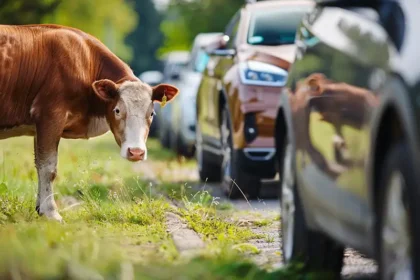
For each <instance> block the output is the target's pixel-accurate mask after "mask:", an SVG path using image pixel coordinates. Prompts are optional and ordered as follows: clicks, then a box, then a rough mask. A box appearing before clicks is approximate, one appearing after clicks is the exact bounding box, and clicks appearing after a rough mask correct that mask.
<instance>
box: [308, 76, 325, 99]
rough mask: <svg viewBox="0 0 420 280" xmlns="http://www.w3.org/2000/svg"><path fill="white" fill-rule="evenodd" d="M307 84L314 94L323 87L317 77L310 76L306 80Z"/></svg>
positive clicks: (320, 91)
mask: <svg viewBox="0 0 420 280" xmlns="http://www.w3.org/2000/svg"><path fill="white" fill-rule="evenodd" d="M308 85H309V87H310V88H311V90H312V92H313V94H314V95H320V94H321V93H322V91H323V88H322V86H321V83H320V82H319V79H316V78H312V79H310V80H309V81H308Z"/></svg>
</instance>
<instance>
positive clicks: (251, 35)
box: [196, 1, 313, 198]
mask: <svg viewBox="0 0 420 280" xmlns="http://www.w3.org/2000/svg"><path fill="white" fill-rule="evenodd" d="M312 7H313V3H312V2H310V1H262V2H257V3H250V4H246V5H245V6H244V7H243V8H242V9H240V10H239V11H238V12H237V13H236V14H235V15H234V17H233V18H232V20H231V21H230V23H229V24H228V26H227V28H226V31H225V33H224V36H222V40H220V44H219V45H217V44H216V46H215V47H214V48H213V50H211V47H209V49H210V54H211V57H210V60H209V62H208V64H207V67H206V70H205V71H204V74H203V78H202V81H201V85H200V87H199V90H198V93H197V129H196V155H197V160H198V166H199V173H200V178H201V180H203V181H206V180H209V181H220V180H222V182H223V187H224V190H225V191H226V192H227V193H228V194H229V196H230V197H231V198H239V197H242V196H243V194H242V192H243V193H244V194H245V195H246V196H248V197H250V198H255V197H257V196H258V194H259V190H260V186H261V180H262V179H274V177H275V175H276V170H275V167H274V162H275V161H274V155H275V147H274V125H275V117H276V111H277V104H276V103H277V102H276V101H277V99H278V96H279V94H280V89H281V88H282V87H283V86H284V85H285V83H286V80H287V70H288V68H289V66H290V64H291V63H292V62H293V59H294V57H295V51H296V46H295V45H294V41H295V33H296V28H297V25H298V24H299V22H300V21H301V19H302V17H303V15H304V14H305V13H306V12H308V11H310V9H312ZM233 181H235V184H234V183H233ZM237 186H239V188H241V189H242V192H241V191H240V190H239V188H238V187H237Z"/></svg>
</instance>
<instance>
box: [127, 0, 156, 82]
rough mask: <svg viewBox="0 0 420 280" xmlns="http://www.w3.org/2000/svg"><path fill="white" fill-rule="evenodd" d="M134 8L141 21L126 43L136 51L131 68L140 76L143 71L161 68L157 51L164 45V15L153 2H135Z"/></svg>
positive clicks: (141, 0)
mask: <svg viewBox="0 0 420 280" xmlns="http://www.w3.org/2000/svg"><path fill="white" fill-rule="evenodd" d="M133 7H134V10H135V12H136V13H137V14H138V16H139V18H140V19H139V24H138V25H137V27H136V28H135V29H134V31H133V32H132V33H131V34H129V35H128V37H127V39H126V42H127V44H129V45H130V46H132V48H133V51H134V53H133V54H134V56H133V60H132V61H131V63H130V64H131V68H132V69H133V71H134V73H135V74H136V75H139V74H140V73H141V72H143V71H147V70H159V68H160V65H159V63H160V62H159V61H158V60H157V58H156V50H157V49H159V47H160V46H161V44H162V43H163V34H162V32H161V31H160V23H161V21H162V15H161V14H160V13H159V12H158V11H157V10H156V7H155V5H154V3H153V0H135V1H134V3H133Z"/></svg>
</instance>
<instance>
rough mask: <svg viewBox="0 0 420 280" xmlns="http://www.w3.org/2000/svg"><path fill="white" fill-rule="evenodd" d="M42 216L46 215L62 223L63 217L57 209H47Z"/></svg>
mask: <svg viewBox="0 0 420 280" xmlns="http://www.w3.org/2000/svg"><path fill="white" fill-rule="evenodd" d="M44 216H45V217H47V219H49V220H53V221H57V222H59V223H63V218H62V217H61V215H60V214H58V211H57V210H53V211H49V212H47V213H44Z"/></svg>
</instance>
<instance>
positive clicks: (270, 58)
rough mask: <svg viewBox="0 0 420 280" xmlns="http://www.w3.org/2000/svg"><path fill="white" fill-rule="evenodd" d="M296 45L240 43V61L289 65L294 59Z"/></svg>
mask: <svg viewBox="0 0 420 280" xmlns="http://www.w3.org/2000/svg"><path fill="white" fill-rule="evenodd" d="M295 55H296V45H294V44H291V45H281V46H253V45H242V46H240V47H239V49H238V57H239V59H240V60H241V61H247V60H260V61H263V62H267V63H271V64H282V65H283V64H286V65H290V64H292V63H293V61H294V60H295Z"/></svg>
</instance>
